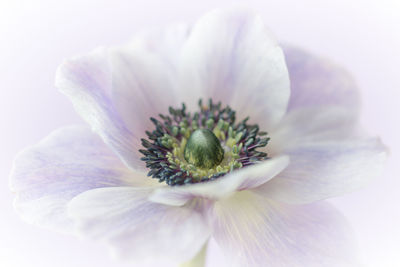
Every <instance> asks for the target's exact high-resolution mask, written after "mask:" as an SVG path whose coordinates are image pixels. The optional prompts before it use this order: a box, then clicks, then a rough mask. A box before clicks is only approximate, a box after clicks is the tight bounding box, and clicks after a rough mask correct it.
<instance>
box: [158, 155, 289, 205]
mask: <svg viewBox="0 0 400 267" xmlns="http://www.w3.org/2000/svg"><path fill="white" fill-rule="evenodd" d="M288 164H289V159H288V157H286V156H280V157H276V158H272V159H269V160H267V161H265V162H263V163H259V164H255V165H252V166H249V167H246V168H243V169H240V170H237V171H234V172H232V173H229V174H227V175H226V176H224V177H221V178H219V179H217V180H214V181H209V182H203V183H198V184H189V185H183V186H175V187H163V188H160V189H157V190H155V191H154V193H153V194H152V195H151V197H150V200H151V201H153V202H156V203H163V204H166V205H172V206H181V205H184V204H185V203H186V202H187V201H188V200H190V199H193V198H195V197H200V198H206V199H211V200H218V199H221V198H225V197H228V196H229V195H231V194H233V193H234V192H235V191H240V190H245V189H250V188H255V187H257V186H260V185H261V184H264V183H266V182H267V181H269V180H270V179H271V178H273V177H274V176H276V175H277V174H278V173H280V172H281V171H282V170H283V169H285V167H286V166H287V165H288Z"/></svg>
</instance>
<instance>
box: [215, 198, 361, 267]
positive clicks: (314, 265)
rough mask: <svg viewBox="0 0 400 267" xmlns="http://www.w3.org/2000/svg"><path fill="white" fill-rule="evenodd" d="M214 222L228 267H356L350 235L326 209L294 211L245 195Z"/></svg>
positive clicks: (227, 204)
mask: <svg viewBox="0 0 400 267" xmlns="http://www.w3.org/2000/svg"><path fill="white" fill-rule="evenodd" d="M210 216H212V217H213V218H214V221H213V224H212V225H213V238H214V239H215V240H216V242H217V243H218V244H219V248H220V250H221V251H222V253H223V255H224V256H225V258H224V259H225V261H226V262H227V265H226V266H240V267H246V266H248V267H257V266H259V267H263V266H274V267H304V266H308V267H337V266H356V265H355V264H356V260H355V255H354V243H353V240H352V233H351V230H350V229H349V227H348V225H347V223H346V222H345V220H344V218H343V217H342V216H341V214H339V213H338V212H337V211H336V210H334V209H333V208H332V207H331V206H330V205H328V204H327V203H324V202H319V203H315V204H309V205H293V206H292V205H286V204H282V203H278V202H274V201H271V200H270V199H268V198H267V196H259V195H256V194H254V193H251V192H249V191H243V192H240V193H237V194H236V195H234V196H232V197H231V198H229V199H226V200H223V201H219V202H217V203H216V204H215V206H214V207H213V209H212V210H211V211H210ZM211 261H212V259H211Z"/></svg>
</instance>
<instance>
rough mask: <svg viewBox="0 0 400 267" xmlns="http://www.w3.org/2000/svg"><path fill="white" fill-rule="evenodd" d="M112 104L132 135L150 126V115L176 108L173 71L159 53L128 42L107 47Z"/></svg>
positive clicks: (142, 133)
mask: <svg viewBox="0 0 400 267" xmlns="http://www.w3.org/2000/svg"><path fill="white" fill-rule="evenodd" d="M109 58H110V62H111V71H112V103H113V104H114V105H115V108H116V110H117V112H118V114H120V115H121V118H122V120H123V121H124V122H125V123H126V125H127V127H128V128H129V129H130V130H131V132H132V133H134V135H135V136H136V137H145V131H146V130H151V129H154V128H155V127H154V124H152V122H151V121H150V117H155V118H156V117H158V114H160V113H161V114H166V113H168V107H170V106H172V107H179V106H180V104H181V103H180V102H179V94H176V93H175V89H174V82H175V81H174V79H176V70H175V69H174V67H171V64H170V63H169V62H168V64H167V63H166V62H165V61H162V58H161V57H160V55H158V54H156V53H149V52H148V51H146V50H144V48H143V45H140V44H136V43H134V44H131V45H127V46H124V47H118V48H115V49H110V53H109Z"/></svg>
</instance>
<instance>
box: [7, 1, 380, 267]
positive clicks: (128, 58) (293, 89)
mask: <svg viewBox="0 0 400 267" xmlns="http://www.w3.org/2000/svg"><path fill="white" fill-rule="evenodd" d="M56 86H57V87H58V88H59V89H60V90H61V92H62V93H64V94H65V95H66V96H67V97H68V98H69V99H70V100H71V101H72V103H73V105H74V107H75V109H76V111H77V112H78V113H79V114H80V115H81V116H82V118H83V119H84V120H85V121H86V122H87V123H88V125H89V127H87V126H70V127H65V128H62V129H59V130H56V131H55V132H53V133H52V134H50V135H49V136H48V137H46V138H45V139H44V140H43V141H41V142H40V143H39V144H37V145H35V146H32V147H30V148H28V149H26V150H25V151H23V152H22V153H20V154H19V156H18V157H17V159H16V161H15V165H14V169H13V172H12V175H11V186H12V190H13V191H15V192H16V193H17V198H16V201H15V207H16V209H17V211H18V212H19V214H20V215H21V216H22V218H23V219H24V220H26V221H28V222H30V223H34V224H37V225H41V226H45V227H49V228H52V229H55V230H59V231H63V232H68V233H77V234H79V235H82V236H85V237H88V238H92V239H95V240H100V241H103V242H105V243H107V244H109V245H110V247H111V248H112V249H113V251H114V252H115V254H116V255H118V256H119V257H122V258H125V259H128V260H131V261H132V262H133V263H135V264H137V265H135V266H147V265H151V264H153V265H155V266H169V265H171V266H176V265H177V264H183V265H182V266H204V264H205V258H206V254H207V253H206V252H207V249H209V244H216V246H215V247H216V248H218V250H219V252H220V253H221V255H222V257H224V262H225V263H226V264H227V266H252V267H253V266H271V267H286V266H288V267H289V266H290V267H296V266H299V267H300V266H301V267H304V266H307V267H309V266H354V264H355V261H354V259H353V251H352V242H351V239H350V238H348V237H347V236H348V234H349V233H350V234H351V231H350V230H349V229H348V226H347V224H346V222H345V220H344V219H343V217H342V216H341V215H340V214H339V213H338V212H336V211H335V209H334V208H332V207H331V206H330V205H329V204H327V203H326V202H323V201H321V200H323V199H326V198H329V197H333V196H337V195H341V194H344V193H347V192H350V191H352V190H355V189H357V188H359V187H360V186H362V185H363V184H365V183H366V182H368V181H369V180H370V179H372V178H373V177H375V176H377V175H378V174H379V172H380V170H381V167H382V163H383V162H384V160H385V156H386V152H385V147H384V146H383V145H382V143H381V142H380V140H379V139H378V138H376V137H368V136H367V135H366V134H365V133H364V132H363V131H362V129H361V128H360V126H359V123H358V111H359V94H358V91H357V88H356V86H355V84H354V82H353V80H352V78H351V77H350V76H349V75H348V74H347V73H346V72H345V71H343V70H342V69H341V68H339V67H337V66H335V65H333V64H331V63H329V62H327V61H325V60H322V59H319V58H317V57H314V56H312V55H310V54H308V53H306V52H303V51H301V50H299V49H296V48H294V47H288V46H284V47H280V46H279V45H278V43H277V42H276V41H275V40H274V39H273V37H272V36H271V34H270V33H269V32H268V30H266V28H265V26H264V25H263V22H262V20H261V18H260V17H259V16H256V15H254V14H253V13H251V12H249V11H247V10H242V9H229V10H215V11H212V12H210V13H208V14H206V15H205V16H203V17H202V18H201V19H199V20H198V21H197V22H196V23H195V24H194V25H192V26H190V27H187V26H185V25H173V26H171V27H168V28H166V29H164V30H155V31H150V32H145V33H142V34H139V35H138V36H137V37H136V38H135V39H134V40H133V41H132V42H131V43H129V44H128V45H125V46H121V47H112V48H99V49H96V50H95V51H93V52H91V53H89V54H87V55H84V56H79V57H76V58H73V59H71V60H67V61H66V62H65V63H64V64H62V65H61V66H60V67H59V69H58V71H57V75H56ZM149 176H151V177H149ZM213 255H214V254H213V253H211V254H209V256H208V257H207V262H206V263H207V264H208V265H209V266H215V259H214V256H213ZM196 264H197V265H196Z"/></svg>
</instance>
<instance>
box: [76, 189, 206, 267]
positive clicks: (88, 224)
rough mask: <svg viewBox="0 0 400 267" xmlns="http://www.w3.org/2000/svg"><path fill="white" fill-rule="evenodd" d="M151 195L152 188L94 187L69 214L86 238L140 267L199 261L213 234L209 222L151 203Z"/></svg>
mask: <svg viewBox="0 0 400 267" xmlns="http://www.w3.org/2000/svg"><path fill="white" fill-rule="evenodd" d="M150 193H151V190H150V189H146V188H132V187H115V188H100V189H94V190H91V191H87V192H85V193H83V194H81V195H79V196H77V197H75V198H74V199H73V200H72V201H71V203H70V204H69V209H68V210H69V214H70V216H71V217H72V218H73V219H74V220H75V221H76V223H77V227H78V229H79V230H80V233H81V235H82V236H84V237H89V238H92V239H95V240H102V241H104V242H106V243H108V244H109V245H110V246H111V247H112V249H113V251H114V253H115V254H116V255H117V256H118V257H120V258H123V259H126V260H130V261H132V262H134V263H137V264H138V266H143V265H146V264H149V263H153V264H154V263H158V264H159V266H161V265H162V264H167V263H173V262H174V263H181V262H185V261H188V260H189V259H191V258H193V257H194V256H195V255H196V253H197V252H198V251H200V249H201V248H202V246H203V245H204V243H205V242H206V241H207V239H208V238H209V236H210V230H209V227H208V225H207V223H206V221H205V219H204V218H203V216H202V215H201V214H200V213H198V212H197V211H195V210H194V209H191V208H189V207H171V206H165V205H160V204H157V203H153V202H149V201H148V200H147V198H148V195H149V194H150ZM157 266H158V265H157ZM163 266H164V265H163Z"/></svg>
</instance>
